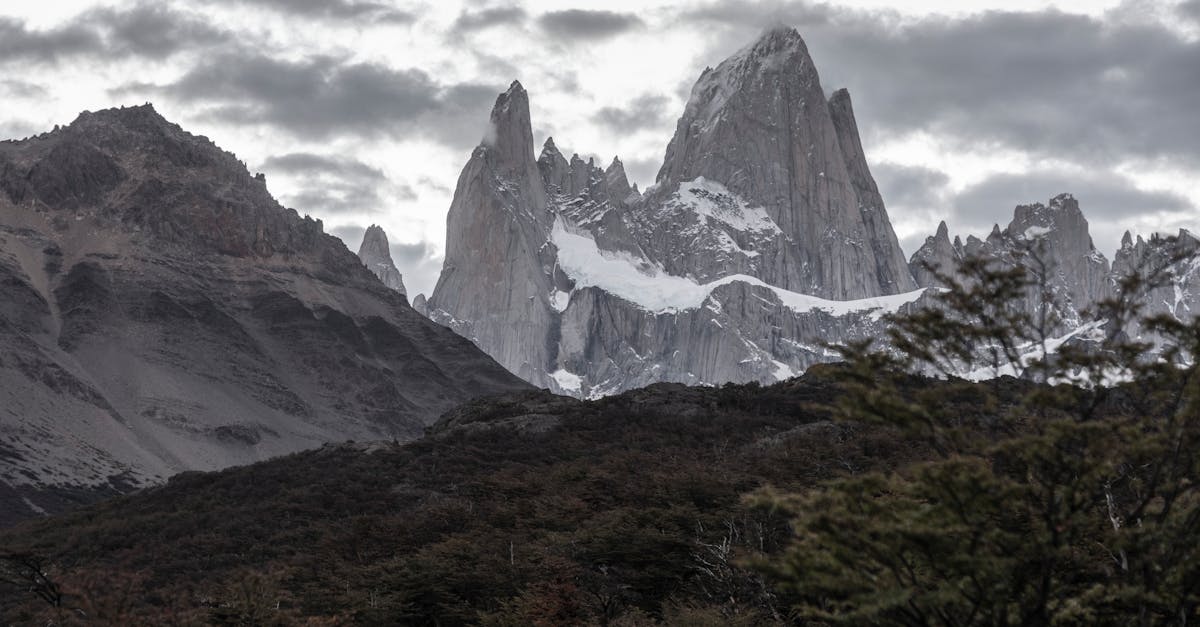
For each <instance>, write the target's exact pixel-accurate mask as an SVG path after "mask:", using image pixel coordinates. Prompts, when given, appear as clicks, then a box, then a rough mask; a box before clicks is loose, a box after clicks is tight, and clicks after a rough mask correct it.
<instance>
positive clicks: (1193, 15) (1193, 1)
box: [1176, 0, 1200, 24]
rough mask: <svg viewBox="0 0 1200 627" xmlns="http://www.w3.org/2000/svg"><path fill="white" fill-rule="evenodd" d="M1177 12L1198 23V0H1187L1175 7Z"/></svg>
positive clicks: (1199, 10) (1199, 3)
mask: <svg viewBox="0 0 1200 627" xmlns="http://www.w3.org/2000/svg"><path fill="white" fill-rule="evenodd" d="M1176 10H1177V11H1179V14H1180V15H1182V16H1184V17H1185V18H1190V19H1191V20H1192V21H1194V22H1196V23H1197V24H1200V0H1188V1H1187V2H1183V3H1180V4H1179V6H1177V7H1176Z"/></svg>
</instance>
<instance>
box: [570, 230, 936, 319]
mask: <svg viewBox="0 0 1200 627" xmlns="http://www.w3.org/2000/svg"><path fill="white" fill-rule="evenodd" d="M551 239H552V241H553V242H554V245H555V246H556V247H557V248H558V265H559V267H561V268H562V269H563V271H564V272H566V273H567V276H569V277H571V279H573V280H574V281H575V287H576V289H578V288H583V287H598V288H600V289H603V290H604V291H606V292H609V293H610V294H613V295H616V296H619V297H621V298H623V299H625V300H627V301H629V302H632V303H634V304H637V305H639V306H641V307H642V308H644V309H647V310H649V311H653V312H655V313H665V312H671V311H680V310H685V309H697V308H699V307H700V306H701V305H703V304H704V301H705V300H706V299H708V297H709V295H710V294H712V291H713V290H714V289H716V288H718V287H720V286H722V285H727V284H730V283H737V282H741V283H746V284H748V285H753V286H758V287H765V288H767V289H769V290H771V291H773V292H775V295H776V296H777V297H778V298H779V300H780V301H781V302H782V303H783V305H784V306H785V307H787V308H788V309H791V310H793V311H797V312H806V311H813V310H818V311H823V312H825V313H828V314H830V315H834V316H840V315H845V314H850V313H869V314H870V316H871V317H872V318H873V319H879V318H880V317H882V316H883V315H884V314H886V313H895V312H897V311H899V310H900V307H902V306H903V305H905V304H907V303H911V302H913V301H915V300H917V299H918V298H920V297H921V295H922V294H924V293H925V291H926V290H925V289H924V288H923V289H919V290H914V291H911V292H904V293H902V294H893V295H889V296H876V297H872V298H862V299H858V300H845V301H838V300H826V299H824V298H818V297H816V296H810V295H808V294H801V293H799V292H792V291H790V290H785V289H783V288H779V287H775V286H773V285H768V284H766V283H764V282H763V281H762V280H761V279H758V278H756V277H752V276H749V275H745V274H734V275H730V276H727V277H723V278H720V279H717V280H715V281H711V282H709V283H697V282H695V281H693V280H692V279H689V278H686V277H681V276H674V275H670V274H667V273H666V272H664V271H662V270H661V269H659V270H658V271H656V272H654V273H653V274H647V273H645V272H643V271H642V270H640V269H639V267H646V266H647V265H648V264H646V262H645V261H643V260H641V259H637V258H635V257H633V256H632V255H629V254H628V253H622V252H612V251H602V250H600V248H599V247H598V246H596V242H595V240H593V239H592V238H591V237H588V236H587V235H583V234H581V233H578V232H574V229H573V228H571V227H570V226H569V225H568V223H567V222H566V221H565V220H563V219H562V218H559V219H557V220H555V222H554V229H553V231H552V232H551Z"/></svg>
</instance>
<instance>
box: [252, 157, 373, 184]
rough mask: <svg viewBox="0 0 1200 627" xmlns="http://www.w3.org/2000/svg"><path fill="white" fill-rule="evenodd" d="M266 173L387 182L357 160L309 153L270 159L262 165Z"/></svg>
mask: <svg viewBox="0 0 1200 627" xmlns="http://www.w3.org/2000/svg"><path fill="white" fill-rule="evenodd" d="M262 169H263V170H265V171H268V172H270V171H279V172H285V173H288V174H293V175H301V176H312V175H320V174H326V175H332V176H338V177H341V178H349V179H356V180H360V181H366V182H382V181H385V180H387V177H386V176H384V174H383V172H382V171H381V170H379V169H378V168H374V167H371V166H369V165H367V164H365V163H363V162H361V161H359V160H357V159H352V158H348V157H339V156H330V155H318V154H313V153H308V152H293V153H289V154H286V155H276V156H272V157H269V158H268V159H267V160H266V161H264V162H263V164H262Z"/></svg>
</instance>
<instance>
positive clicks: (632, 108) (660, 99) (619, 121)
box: [592, 94, 670, 133]
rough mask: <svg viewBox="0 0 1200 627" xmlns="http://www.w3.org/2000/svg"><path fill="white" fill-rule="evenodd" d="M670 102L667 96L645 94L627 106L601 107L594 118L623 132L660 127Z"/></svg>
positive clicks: (595, 120)
mask: <svg viewBox="0 0 1200 627" xmlns="http://www.w3.org/2000/svg"><path fill="white" fill-rule="evenodd" d="M669 103H670V100H668V99H667V97H666V96H660V95H656V94H643V95H641V96H638V97H637V98H634V99H633V101H632V102H630V103H629V104H628V105H626V106H625V107H622V108H617V107H604V108H602V109H600V110H599V111H597V112H596V114H595V115H593V116H592V120H593V121H594V122H597V123H599V124H602V125H604V126H606V127H608V128H610V129H612V130H614V131H618V132H621V133H635V132H637V131H640V130H643V129H653V128H659V127H660V126H662V124H663V123H664V122H665V120H666V117H667V105H668V104H669Z"/></svg>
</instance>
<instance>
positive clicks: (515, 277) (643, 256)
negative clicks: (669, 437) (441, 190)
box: [425, 29, 923, 397]
mask: <svg viewBox="0 0 1200 627" xmlns="http://www.w3.org/2000/svg"><path fill="white" fill-rule="evenodd" d="M533 151H534V147H533V134H532V131H531V122H530V118H529V96H528V94H527V93H526V91H525V90H524V88H523V87H522V86H521V85H520V84H519V83H513V84H512V86H511V87H510V88H509V90H508V91H507V92H505V93H504V94H502V95H501V96H500V97H499V98H498V99H497V101H496V105H495V107H494V109H493V111H492V114H491V132H489V133H488V136H487V137H486V138H485V140H484V141H483V142H482V143H481V144H480V146H479V147H477V148H476V149H475V151H474V152H473V153H472V155H471V158H470V160H469V161H468V163H467V165H466V167H465V168H464V169H463V171H462V173H461V175H460V176H459V180H458V186H457V189H456V190H455V195H454V200H453V202H452V203H451V206H450V211H449V215H448V218H447V253H446V261H445V266H444V268H443V271H442V274H441V277H440V278H439V281H438V284H437V287H436V288H435V290H434V292H433V294H432V296H430V297H429V299H428V301H427V303H425V306H426V307H427V310H428V312H429V315H430V317H431V318H432V319H434V320H436V321H439V322H441V323H443V324H446V325H447V326H450V327H451V328H453V329H455V330H456V331H458V332H459V333H461V334H462V335H464V336H465V337H468V338H470V339H471V340H472V341H473V342H475V343H476V344H477V345H478V346H479V347H480V348H482V349H483V350H484V351H485V352H487V353H488V354H489V355H492V356H493V357H495V358H496V360H497V361H498V362H500V363H501V364H502V365H504V366H505V367H506V368H508V369H509V370H510V371H512V372H514V373H516V374H518V375H519V376H520V377H521V378H523V379H525V380H527V381H530V382H531V383H533V384H535V385H537V386H541V387H549V388H551V389H553V390H555V391H559V392H563V393H568V394H571V395H575V396H580V397H594V396H599V395H604V394H611V393H616V392H620V391H622V390H627V389H632V388H635V387H639V386H643V385H647V384H650V383H654V382H659V381H673V382H681V383H688V384H720V383H725V382H729V381H735V382H749V381H758V382H771V381H777V380H780V379H785V378H788V377H791V376H794V375H795V374H797V373H799V372H803V371H804V369H805V368H807V367H808V366H810V365H812V364H813V363H818V362H821V361H826V360H828V359H830V357H831V353H829V351H828V350H827V349H826V348H824V347H823V344H822V343H823V342H824V341H825V340H828V339H842V340H846V339H853V338H866V337H872V336H874V335H876V334H878V333H879V332H880V330H881V329H880V321H879V318H880V315H881V314H882V313H883V312H886V311H894V310H897V309H898V308H900V307H903V306H905V305H906V304H908V303H911V302H914V301H917V300H919V299H920V298H921V297H922V294H923V291H922V290H921V289H919V288H918V286H917V285H916V283H915V281H914V280H913V278H912V276H911V274H910V273H909V271H908V266H907V263H906V262H905V259H904V257H903V254H902V252H901V250H900V247H899V245H898V243H897V240H896V235H895V233H894V232H893V230H892V227H891V225H890V222H889V221H888V217H887V212H886V210H885V208H884V206H883V202H882V199H881V198H880V196H879V192H878V189H877V188H876V185H875V182H874V180H873V179H872V177H871V174H870V171H869V168H868V167H867V163H866V160H865V158H864V156H863V151H862V146H861V142H860V140H859V137H858V129H857V124H856V123H855V120H854V114H853V110H852V106H851V103H850V97H849V95H848V94H847V93H846V92H845V91H838V92H835V93H834V94H833V96H832V97H831V98H830V99H828V100H827V99H826V98H825V96H824V92H823V91H822V88H821V85H820V81H819V78H818V75H817V71H816V68H815V67H814V66H813V63H812V60H811V58H810V57H809V54H808V51H807V48H806V47H805V45H804V42H803V40H802V39H801V37H800V35H799V34H798V33H797V32H796V31H795V30H792V29H774V30H771V31H768V32H767V33H765V34H764V35H763V36H762V38H761V39H760V40H758V41H757V42H755V43H754V44H753V45H751V46H749V47H747V48H746V49H744V50H742V51H740V52H739V53H737V54H736V55H734V56H733V57H731V58H730V59H728V60H726V61H725V62H723V63H721V64H720V65H719V66H718V67H717V68H716V69H712V68H710V69H708V70H705V72H704V73H703V74H702V75H701V77H700V79H699V81H698V82H697V83H696V86H695V87H694V88H693V90H692V94H691V98H690V100H689V102H688V104H687V107H686V109H685V111H684V114H683V116H682V117H681V118H680V121H679V124H678V126H677V129H676V132H675V136H674V138H673V139H672V140H671V142H670V144H669V145H668V148H667V151H666V158H665V161H664V164H663V167H662V169H661V170H660V172H659V175H658V182H657V184H656V185H654V186H653V187H652V188H650V189H647V190H645V192H640V191H639V190H637V189H636V188H635V187H633V186H631V185H630V184H629V182H628V179H627V177H626V176H625V172H624V167H623V165H622V164H621V161H620V159H619V158H616V159H614V160H613V161H612V163H611V164H610V165H609V166H607V167H606V168H602V167H600V166H598V165H597V164H596V163H594V161H591V160H588V161H584V160H583V159H581V158H579V157H578V155H573V156H572V157H570V158H567V157H566V156H565V154H564V153H563V152H562V151H560V149H559V147H558V145H557V144H556V143H555V142H554V140H553V139H549V140H547V141H546V143H545V145H544V146H543V147H542V150H541V153H540V154H539V156H538V157H537V158H536V159H535V158H534V154H533Z"/></svg>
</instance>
